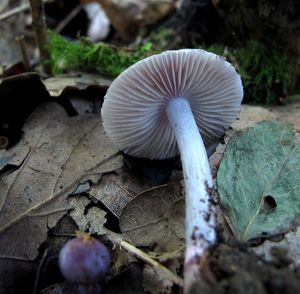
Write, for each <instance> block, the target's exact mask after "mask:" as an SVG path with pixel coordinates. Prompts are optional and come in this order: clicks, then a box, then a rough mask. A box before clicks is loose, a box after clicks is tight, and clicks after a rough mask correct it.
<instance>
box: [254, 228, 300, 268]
mask: <svg viewBox="0 0 300 294" xmlns="http://www.w3.org/2000/svg"><path fill="white" fill-rule="evenodd" d="M299 244H300V228H299V227H297V229H296V230H292V231H290V232H288V233H286V234H285V236H284V238H283V239H282V240H280V241H276V242H274V241H272V240H266V241H265V242H264V243H262V244H261V245H259V246H256V247H253V250H254V252H255V253H256V254H257V255H259V256H260V257H262V258H264V260H266V261H268V262H272V261H273V260H274V249H279V250H281V252H284V257H285V258H286V259H287V260H289V261H290V263H291V264H292V265H293V267H294V268H299V266H300V246H299Z"/></svg>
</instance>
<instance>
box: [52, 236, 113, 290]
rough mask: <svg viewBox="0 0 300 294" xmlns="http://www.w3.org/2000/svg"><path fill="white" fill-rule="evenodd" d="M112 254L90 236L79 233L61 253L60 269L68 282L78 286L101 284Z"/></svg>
mask: <svg viewBox="0 0 300 294" xmlns="http://www.w3.org/2000/svg"><path fill="white" fill-rule="evenodd" d="M110 260H111V257H110V252H109V251H108V249H107V248H106V247H105V245H104V244H102V243H101V242H100V241H98V240H97V239H95V238H93V237H91V236H90V235H89V234H86V233H82V232H77V237H76V238H74V239H71V240H69V241H68V242H67V243H66V244H65V245H64V246H63V248H62V249H61V250H60V253H59V260H58V262H59V267H60V270H61V273H62V275H63V276H64V277H65V279H66V280H68V281H70V282H73V283H77V284H83V285H87V284H93V283H96V282H99V281H100V280H101V279H102V278H103V277H104V276H105V274H106V272H107V271H108V269H109V265H110Z"/></svg>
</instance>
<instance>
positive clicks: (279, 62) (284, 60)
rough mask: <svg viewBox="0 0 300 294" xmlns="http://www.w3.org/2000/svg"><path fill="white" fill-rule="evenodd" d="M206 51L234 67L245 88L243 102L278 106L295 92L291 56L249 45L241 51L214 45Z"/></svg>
mask: <svg viewBox="0 0 300 294" xmlns="http://www.w3.org/2000/svg"><path fill="white" fill-rule="evenodd" d="M205 49H206V50H207V51H211V52H213V53H216V54H219V55H223V56H225V57H226V58H227V59H228V60H229V61H230V62H232V63H233V64H234V65H235V66H236V68H237V69H238V70H239V72H240V75H241V77H242V80H243V84H244V87H245V99H244V101H246V102H248V103H249V102H250V103H255V104H273V103H278V102H279V101H282V98H283V97H285V96H287V95H291V94H294V93H295V91H296V89H295V75H296V68H295V66H294V63H293V55H292V54H289V53H288V52H287V51H284V50H280V49H279V48H277V47H276V46H274V45H272V44H269V45H266V44H263V43H260V42H257V41H249V42H248V43H247V44H246V45H245V46H243V47H240V48H234V49H233V48H229V47H226V46H225V45H222V44H213V45H211V46H209V47H206V48H205Z"/></svg>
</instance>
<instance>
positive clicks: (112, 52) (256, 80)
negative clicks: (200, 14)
mask: <svg viewBox="0 0 300 294" xmlns="http://www.w3.org/2000/svg"><path fill="white" fill-rule="evenodd" d="M170 36H172V31H171V30H169V29H162V30H161V31H157V32H155V33H153V34H151V35H150V38H148V43H146V44H145V45H141V46H140V47H139V48H138V49H135V50H133V49H124V48H117V47H114V46H112V45H108V44H104V43H98V44H93V43H91V42H89V41H88V40H87V39H85V38H80V39H79V40H78V41H76V42H71V41H68V40H66V39H65V38H63V37H62V36H60V35H57V34H55V33H53V32H50V46H49V49H50V52H51V64H52V68H53V73H54V74H58V73H61V72H64V71H70V70H79V69H81V70H92V71H97V72H99V73H101V74H104V75H108V76H112V77H115V76H117V75H119V74H120V73H121V72H122V71H124V70H125V69H126V68H127V67H129V66H130V65H132V64H134V63H135V62H137V61H138V60H141V59H143V58H145V57H147V56H150V55H152V54H155V53H159V51H161V50H167V49H170V48H168V46H170V44H169V41H170V40H172V38H171V37H170ZM173 39H174V38H173ZM152 44H154V45H155V47H157V48H160V50H157V49H154V46H153V45H152ZM167 44H169V45H167ZM195 47H199V46H195ZM201 47H202V48H203V49H205V50H207V51H211V52H214V53H216V54H219V55H223V56H225V57H226V58H227V59H228V60H229V61H230V62H232V63H233V64H234V65H235V66H236V68H237V69H238V70H239V72H240V74H241V77H242V80H243V84H244V88H245V99H244V101H245V102H247V103H254V104H274V103H278V102H279V101H282V98H284V97H285V96H287V95H291V94H295V92H296V89H295V84H296V83H295V80H296V79H295V75H296V74H295V72H296V69H295V66H294V64H293V57H292V55H290V54H289V53H288V52H287V51H283V50H280V49H279V48H277V47H276V46H274V45H272V44H268V45H266V44H263V43H260V42H257V41H249V42H248V43H247V44H245V45H244V46H243V47H239V48H232V47H228V46H226V45H224V44H212V45H210V46H201Z"/></svg>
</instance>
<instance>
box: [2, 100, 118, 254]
mask: <svg viewBox="0 0 300 294" xmlns="http://www.w3.org/2000/svg"><path fill="white" fill-rule="evenodd" d="M24 131H25V135H24V138H23V139H22V141H21V142H20V143H19V145H24V146H28V148H29V149H30V153H29V154H28V155H27V157H26V158H25V160H24V162H23V164H22V165H21V166H20V168H19V169H17V170H15V171H13V172H8V173H4V174H2V177H1V181H0V192H1V194H0V204H1V206H0V255H2V256H6V257H19V258H27V259H34V258H35V257H36V255H37V253H38V252H37V249H38V247H39V245H40V244H41V242H42V241H44V240H45V239H46V236H47V230H48V228H49V227H50V228H51V227H53V226H54V225H55V224H56V222H57V220H58V219H59V218H60V217H61V216H62V215H64V214H65V213H66V212H67V211H68V210H70V209H72V206H71V205H70V203H69V202H68V201H67V197H66V196H67V195H68V194H69V193H70V192H71V191H74V190H75V186H76V184H77V183H78V182H84V181H86V179H87V178H89V177H95V175H97V174H98V173H99V171H100V172H101V171H102V172H103V168H104V166H105V168H106V170H105V169H104V171H106V172H109V171H112V170H113V169H114V168H115V167H116V161H117V162H119V166H118V168H120V167H121V165H122V160H121V157H120V155H118V150H117V149H116V148H115V147H114V146H113V145H112V143H111V142H110V141H109V139H108V138H107V137H106V135H105V134H104V130H103V128H102V125H101V118H100V117H98V116H95V115H90V114H85V115H84V114H81V115H78V116H74V117H71V118H70V117H68V116H67V115H66V113H65V112H64V110H63V109H62V108H61V107H60V106H58V105H57V104H45V105H43V106H41V107H40V108H39V109H38V110H37V111H36V112H34V113H33V115H32V116H31V117H30V118H29V120H28V121H27V122H26V125H25V127H24ZM14 150H15V152H17V151H18V146H16V147H14V148H12V149H11V152H13V151H14ZM111 160H112V162H113V164H112V167H110V166H109V162H110V161H111ZM21 240H22V241H21Z"/></svg>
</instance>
